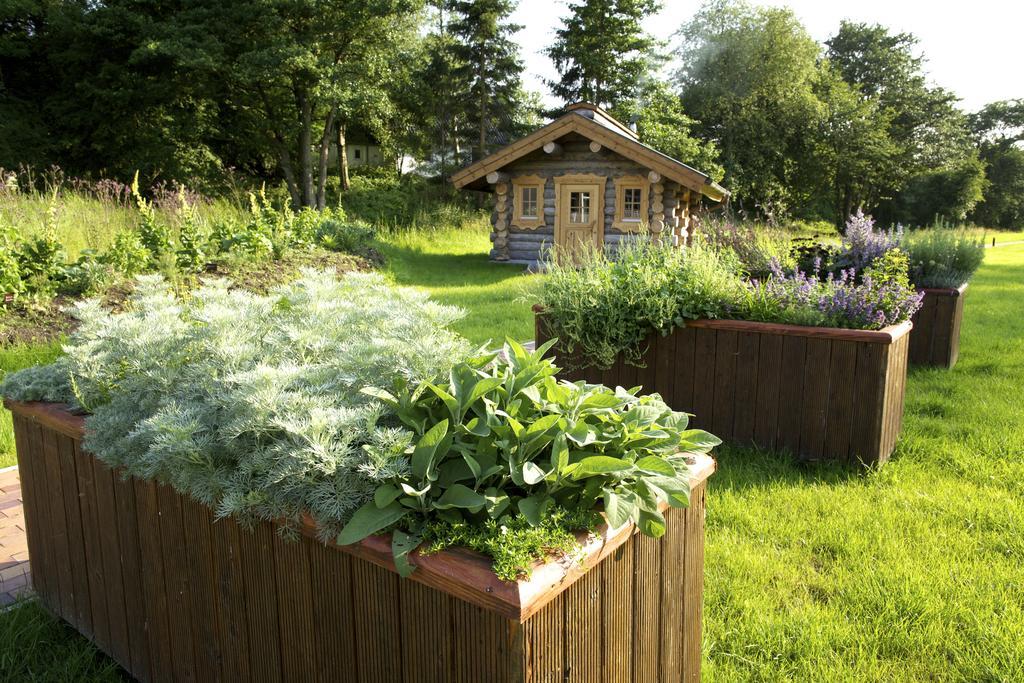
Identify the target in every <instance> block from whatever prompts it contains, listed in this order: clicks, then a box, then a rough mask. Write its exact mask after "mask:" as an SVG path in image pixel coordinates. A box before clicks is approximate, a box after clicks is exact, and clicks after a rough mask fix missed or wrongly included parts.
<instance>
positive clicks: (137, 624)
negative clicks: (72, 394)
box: [15, 416, 704, 683]
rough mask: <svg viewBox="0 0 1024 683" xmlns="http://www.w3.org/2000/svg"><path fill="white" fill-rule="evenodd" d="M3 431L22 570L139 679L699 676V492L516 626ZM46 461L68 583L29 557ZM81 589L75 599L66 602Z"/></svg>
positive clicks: (419, 681) (48, 438)
mask: <svg viewBox="0 0 1024 683" xmlns="http://www.w3.org/2000/svg"><path fill="white" fill-rule="evenodd" d="M33 431H35V432H38V433H37V434H36V436H35V437H33V436H32V432H33ZM15 436H16V439H17V443H18V446H19V459H20V462H21V466H22V467H23V468H24V470H23V472H24V473H23V477H24V481H25V486H26V489H25V492H24V498H25V509H26V518H27V521H26V524H27V526H28V527H29V529H31V530H32V531H31V533H33V534H35V536H34V537H33V538H32V540H30V547H32V548H35V547H38V548H39V553H38V554H37V555H36V558H38V559H36V560H35V563H34V566H33V568H34V569H36V568H37V567H36V565H38V571H39V572H40V575H42V576H52V577H55V581H56V582H55V583H54V584H53V586H54V587H53V591H54V593H53V594H52V599H53V600H54V602H53V603H52V604H53V605H76V606H77V607H76V610H77V609H84V610H86V613H87V614H88V615H89V619H88V620H87V621H88V626H89V628H91V631H92V637H93V639H94V640H95V641H96V642H97V643H99V640H100V639H99V638H98V634H101V633H106V639H107V640H106V645H105V646H104V651H106V652H107V653H108V654H110V655H111V656H116V657H117V658H118V661H119V662H120V663H121V664H122V666H124V667H125V669H126V670H127V671H128V672H129V673H130V674H131V675H132V676H133V677H135V678H136V679H138V680H140V681H163V680H167V681H190V680H197V681H206V680H225V681H234V680H239V681H241V680H245V681H249V680H311V681H331V680H358V681H361V682H363V681H373V682H377V681H381V682H383V681H389V682H390V681H401V682H402V683H439V682H440V681H445V682H447V681H454V682H456V683H477V682H479V681H496V682H504V681H508V682H510V683H513V682H514V683H527V682H529V683H535V682H538V681H557V682H558V683H561V682H562V681H595V680H596V681H628V682H630V683H639V682H640V681H655V680H664V681H669V680H672V681H675V680H680V679H681V677H682V676H684V675H685V676H686V678H685V680H695V679H693V678H692V676H693V675H699V667H700V609H701V591H702V576H701V574H702V569H703V559H702V554H703V514H704V513H703V500H704V498H703V496H704V485H703V484H701V485H699V486H698V487H696V488H695V489H694V491H693V494H692V497H691V501H692V503H691V507H690V508H689V509H688V510H685V511H680V510H670V511H668V512H667V513H666V519H667V523H668V529H667V532H666V535H665V537H664V538H663V539H660V540H655V539H649V538H646V537H642V536H639V535H634V536H633V537H631V538H630V539H629V540H628V541H627V542H626V543H625V544H624V545H623V546H621V547H620V548H618V549H617V550H616V551H615V552H614V553H612V555H611V556H609V557H606V558H605V559H604V560H602V562H601V563H600V564H599V565H598V566H596V567H594V568H592V569H591V570H590V571H588V572H587V573H586V574H584V575H583V576H582V577H581V578H580V579H579V580H577V581H575V582H574V583H572V584H571V585H570V586H568V588H567V589H566V590H565V591H564V592H563V593H562V594H561V595H559V596H558V597H556V598H555V599H554V600H552V601H551V602H550V603H548V604H547V605H546V606H545V607H543V608H542V609H541V610H540V611H539V612H537V613H536V614H534V615H533V616H532V617H530V618H529V619H527V620H526V622H525V623H523V624H520V623H519V622H518V621H515V620H509V619H507V618H506V617H503V616H500V615H498V614H496V613H494V612H491V611H489V610H486V609H482V608H480V607H477V606H475V605H471V604H469V603H467V602H464V601H462V600H460V599H457V598H455V597H452V596H450V595H447V594H445V593H442V592H440V591H437V590H435V589H432V588H428V587H426V586H423V585H421V584H418V583H413V582H409V581H403V580H401V579H399V578H398V577H397V576H396V575H395V574H393V573H391V572H388V571H386V570H384V569H381V568H379V567H377V566H376V565H374V564H372V563H370V562H367V561H364V560H360V559H357V558H354V557H352V556H350V555H348V554H346V553H342V552H339V551H337V550H336V549H334V548H330V547H326V546H323V545H321V544H320V543H318V542H317V541H316V540H314V539H311V538H307V537H305V536H303V537H300V538H299V540H298V541H297V542H289V541H285V540H284V539H283V538H282V537H281V536H280V535H278V534H277V533H275V530H274V527H273V525H272V524H270V523H260V524H256V525H255V526H254V527H253V529H252V530H247V529H242V528H240V527H239V526H238V525H237V524H236V523H235V522H234V520H231V519H227V520H219V521H214V520H213V516H212V514H211V512H210V511H209V509H208V508H205V507H204V506H202V505H200V504H198V503H196V502H194V501H192V500H190V499H187V498H184V497H182V496H180V495H179V494H178V493H176V492H175V491H173V490H172V489H170V488H169V487H166V486H162V485H157V484H155V483H153V482H143V481H138V480H133V479H122V478H121V476H120V474H118V473H117V472H114V471H112V470H110V469H109V468H108V467H107V466H106V465H104V464H102V463H101V462H99V461H98V460H97V459H95V458H93V457H92V456H90V455H88V454H86V453H83V452H82V451H81V450H80V447H79V444H78V442H77V441H74V440H71V439H68V440H67V442H66V443H65V442H64V441H62V440H63V439H65V438H66V437H62V436H59V435H58V434H57V433H56V432H52V431H51V430H49V429H48V428H41V427H40V426H39V425H37V424H34V423H31V422H29V421H27V420H24V419H22V418H20V417H17V416H16V418H15ZM51 456H57V457H55V458H52V462H51V461H50V460H51ZM52 464H57V465H58V471H57V480H59V481H60V482H61V484H62V498H61V500H60V502H61V503H62V506H63V508H64V511H65V516H64V520H63V528H64V531H65V532H67V531H68V529H69V526H68V519H69V518H70V519H71V520H72V524H71V526H70V529H71V531H72V532H74V530H75V528H76V524H75V520H76V519H77V527H78V528H79V533H80V537H79V539H78V541H75V542H72V543H69V544H67V545H68V548H69V550H68V552H69V554H70V555H71V556H73V557H74V558H75V559H74V561H75V563H77V564H78V565H80V566H76V567H75V568H74V572H79V571H81V572H82V575H81V576H77V574H75V573H72V574H71V575H70V577H69V578H70V581H65V582H64V584H63V586H62V584H61V583H60V582H59V576H58V575H57V573H56V569H57V567H56V566H55V565H54V564H53V563H52V561H51V559H50V557H49V556H48V555H47V553H46V552H45V551H43V550H42V548H44V547H46V546H47V545H48V544H51V543H52V541H53V539H54V537H55V536H56V535H57V534H55V533H54V527H53V524H54V523H55V522H54V519H55V518H56V515H55V514H54V515H50V516H48V517H47V519H46V520H40V519H38V517H37V516H36V514H35V513H36V511H37V510H38V509H40V508H41V506H40V505H38V503H39V502H40V501H42V502H44V503H46V509H47V510H48V511H49V512H53V511H54V509H53V506H50V505H49V503H51V502H53V500H52V499H51V496H52V495H53V490H54V488H55V487H53V488H51V487H45V488H44V489H43V493H44V495H45V497H43V498H40V497H39V496H38V493H39V492H38V490H37V489H38V488H39V487H37V486H36V484H37V482H38V483H42V484H49V483H52V482H53V479H47V478H46V476H47V474H48V471H47V470H46V469H45V468H46V466H48V465H52ZM40 465H41V466H42V468H41V469H40V471H39V472H38V473H39V474H40V475H41V476H40V477H38V478H37V477H36V474H37V466H40ZM69 469H70V470H73V471H69ZM72 502H73V503H74V506H75V509H74V510H70V507H71V504H72ZM44 522H45V523H44ZM56 523H57V524H61V522H60V521H57V522H56ZM90 548H92V549H93V550H92V551H90V550H89V549H90ZM58 556H61V557H63V553H62V552H61V553H58V552H55V553H54V554H53V557H54V558H56V557H58ZM83 586H84V587H85V589H84V590H85V591H86V592H87V593H88V595H86V596H84V602H82V603H78V602H76V601H75V595H77V594H78V593H81V592H82V590H83V588H82V587H83ZM64 589H67V591H68V592H67V594H66V595H64V596H63V597H62V596H61V595H59V594H57V591H61V590H64ZM48 604H49V603H48ZM54 611H56V610H54ZM71 614H72V618H74V619H76V620H77V622H78V623H79V624H84V623H85V620H83V619H82V618H80V617H79V612H78V611H75V610H73V611H72V613H71ZM69 621H71V619H69ZM82 630H83V631H85V630H86V628H84V627H83V628H82ZM118 641H119V642H118ZM694 672H696V674H694ZM339 676H341V678H339Z"/></svg>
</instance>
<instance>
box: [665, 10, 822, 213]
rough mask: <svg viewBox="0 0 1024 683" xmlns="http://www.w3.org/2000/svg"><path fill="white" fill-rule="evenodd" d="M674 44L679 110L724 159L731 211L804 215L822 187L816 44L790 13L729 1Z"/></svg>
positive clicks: (703, 14)
mask: <svg viewBox="0 0 1024 683" xmlns="http://www.w3.org/2000/svg"><path fill="white" fill-rule="evenodd" d="M678 36H679V37H681V39H682V41H681V44H680V46H679V48H678V50H677V51H676V57H677V58H678V59H679V61H680V64H681V66H680V68H679V70H678V71H677V72H676V75H675V78H676V84H677V86H678V87H679V90H680V92H681V94H682V102H683V106H684V108H685V110H686V111H687V112H688V113H689V114H690V115H692V116H693V117H694V118H695V119H696V120H697V121H699V122H700V123H699V125H698V126H697V128H696V131H697V133H698V134H699V135H700V136H701V137H702V138H703V139H704V140H707V141H710V142H713V143H714V144H715V145H716V146H717V147H718V149H719V150H720V151H721V155H720V160H721V163H722V165H723V166H724V167H725V178H724V182H725V184H726V185H727V187H729V189H730V190H731V191H732V193H733V198H734V203H735V204H736V205H737V206H738V207H739V208H740V209H746V210H756V211H757V212H758V213H760V214H761V215H763V216H766V217H769V218H771V217H780V216H781V215H783V214H785V213H787V212H789V211H791V210H793V209H794V208H799V207H803V206H806V205H807V204H808V203H809V202H810V201H811V200H812V199H813V198H814V197H815V195H816V193H818V192H819V191H820V187H821V185H820V177H819V174H818V173H816V171H815V163H814V154H815V152H816V149H817V145H818V133H819V130H820V127H821V122H822V120H823V114H824V111H823V107H822V103H821V101H820V99H819V98H818V96H817V94H816V92H815V85H816V83H817V78H818V55H819V46H818V44H817V43H816V42H815V41H814V39H812V38H811V37H810V35H809V34H808V33H807V31H806V30H805V29H804V27H803V26H802V25H801V24H800V22H799V21H798V20H797V18H796V16H795V15H794V14H793V12H791V11H790V10H787V9H769V8H755V7H751V6H749V5H746V4H743V3H736V2H730V1H729V0H713V1H711V2H708V3H706V4H704V5H703V6H702V7H701V9H700V10H699V11H698V12H697V13H696V15H695V16H694V19H693V20H692V21H691V22H689V23H688V24H686V25H684V26H683V27H682V28H681V29H680V31H679V33H678Z"/></svg>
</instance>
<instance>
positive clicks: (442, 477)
mask: <svg viewBox="0 0 1024 683" xmlns="http://www.w3.org/2000/svg"><path fill="white" fill-rule="evenodd" d="M469 479H474V480H475V479H476V475H475V474H474V473H473V470H472V468H470V466H469V463H467V462H466V459H465V454H463V457H460V458H449V459H448V460H445V461H444V462H443V463H441V466H440V467H438V468H437V488H439V489H441V490H442V491H443V490H444V489H446V488H448V487H449V486H451V485H452V484H454V483H456V482H460V481H466V480H469Z"/></svg>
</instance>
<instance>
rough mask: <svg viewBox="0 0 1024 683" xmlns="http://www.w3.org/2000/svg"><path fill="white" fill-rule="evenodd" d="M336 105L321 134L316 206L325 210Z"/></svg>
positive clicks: (332, 108) (328, 115) (320, 209)
mask: <svg viewBox="0 0 1024 683" xmlns="http://www.w3.org/2000/svg"><path fill="white" fill-rule="evenodd" d="M336 111H337V108H336V107H331V110H330V111H329V112H327V118H326V119H325V120H324V134H323V135H321V136H320V158H319V159H318V161H319V167H318V168H317V182H316V208H317V210H319V211H323V210H324V207H325V206H327V197H326V195H327V157H328V156H329V154H330V151H331V133H332V132H333V131H334V115H335V112H336Z"/></svg>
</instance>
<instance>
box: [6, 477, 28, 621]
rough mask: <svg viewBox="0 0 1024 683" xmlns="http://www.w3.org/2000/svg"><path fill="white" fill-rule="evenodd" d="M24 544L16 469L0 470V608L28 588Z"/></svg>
mask: <svg viewBox="0 0 1024 683" xmlns="http://www.w3.org/2000/svg"><path fill="white" fill-rule="evenodd" d="M31 585H32V582H31V581H30V580H29V568H28V543H27V541H26V540H25V517H24V515H23V514H22V508H21V481H20V480H19V479H18V468H17V467H8V468H6V469H3V470H0V607H2V606H4V605H9V604H10V603H12V602H14V599H15V597H17V596H18V595H19V594H20V593H21V592H22V591H25V590H30V589H31Z"/></svg>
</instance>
